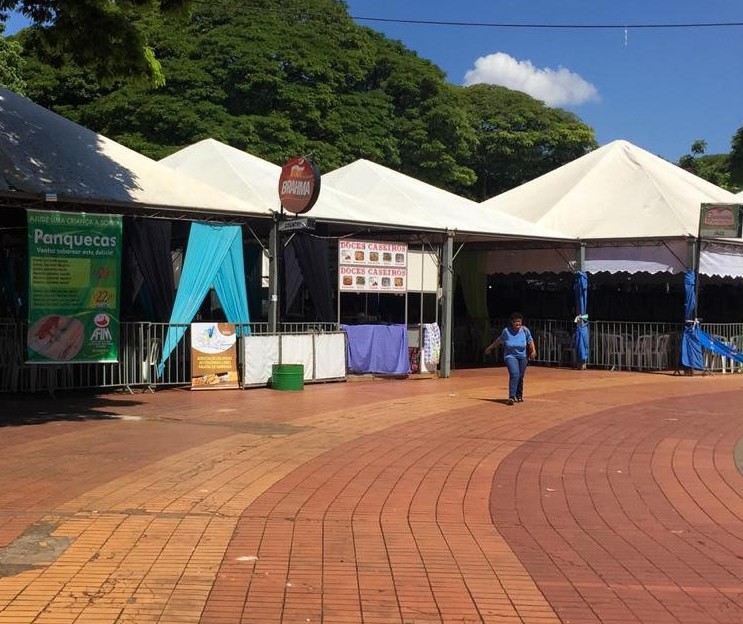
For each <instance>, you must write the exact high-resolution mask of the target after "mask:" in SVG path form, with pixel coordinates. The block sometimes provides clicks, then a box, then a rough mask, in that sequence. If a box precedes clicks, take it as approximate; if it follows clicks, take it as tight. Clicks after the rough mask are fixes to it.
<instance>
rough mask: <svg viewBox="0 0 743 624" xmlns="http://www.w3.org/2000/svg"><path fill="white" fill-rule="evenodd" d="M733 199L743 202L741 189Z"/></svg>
mask: <svg viewBox="0 0 743 624" xmlns="http://www.w3.org/2000/svg"><path fill="white" fill-rule="evenodd" d="M735 200H736V201H738V202H743V191H741V192H740V193H738V194H737V195H736V196H735Z"/></svg>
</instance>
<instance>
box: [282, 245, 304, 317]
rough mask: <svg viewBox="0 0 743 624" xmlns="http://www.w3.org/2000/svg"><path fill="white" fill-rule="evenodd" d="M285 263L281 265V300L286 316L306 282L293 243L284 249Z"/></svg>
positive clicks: (283, 257) (283, 258)
mask: <svg viewBox="0 0 743 624" xmlns="http://www.w3.org/2000/svg"><path fill="white" fill-rule="evenodd" d="M281 257H282V260H283V262H282V263H281V274H282V280H281V282H282V284H283V287H284V288H283V292H282V295H283V296H282V297H281V298H280V300H281V305H282V312H283V314H284V315H286V313H287V312H288V311H289V310H290V309H291V307H292V305H293V304H294V300H295V299H296V298H297V295H298V294H299V290H300V289H301V287H302V282H303V281H304V279H303V277H302V269H300V268H299V260H298V259H297V252H296V249H295V248H294V245H292V243H289V244H288V245H287V246H286V247H284V253H283V254H281Z"/></svg>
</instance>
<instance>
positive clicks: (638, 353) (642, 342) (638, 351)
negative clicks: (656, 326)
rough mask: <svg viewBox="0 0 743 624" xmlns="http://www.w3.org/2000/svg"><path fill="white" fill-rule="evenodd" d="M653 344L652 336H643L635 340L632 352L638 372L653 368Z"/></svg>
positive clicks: (633, 361)
mask: <svg viewBox="0 0 743 624" xmlns="http://www.w3.org/2000/svg"><path fill="white" fill-rule="evenodd" d="M653 342H654V338H653V336H652V334H643V335H642V336H638V337H637V340H635V345H634V348H633V350H632V363H633V365H634V366H635V367H636V368H637V369H638V370H643V369H646V368H652V366H653V347H654V345H653Z"/></svg>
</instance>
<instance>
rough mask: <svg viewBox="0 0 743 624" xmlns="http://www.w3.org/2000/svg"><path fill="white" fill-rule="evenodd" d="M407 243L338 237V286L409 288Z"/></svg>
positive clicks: (363, 289)
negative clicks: (340, 238)
mask: <svg viewBox="0 0 743 624" xmlns="http://www.w3.org/2000/svg"><path fill="white" fill-rule="evenodd" d="M407 273H408V246H407V245H406V244H404V243H386V242H380V241H360V240H339V241H338V288H339V290H340V291H341V292H394V293H404V292H406V290H407Z"/></svg>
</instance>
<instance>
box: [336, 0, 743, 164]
mask: <svg viewBox="0 0 743 624" xmlns="http://www.w3.org/2000/svg"><path fill="white" fill-rule="evenodd" d="M346 2H347V4H348V7H349V12H350V14H351V15H352V16H354V17H355V18H360V17H374V18H388V19H402V20H425V21H444V22H489V23H500V24H503V23H518V24H526V23H530V24H586V25H588V24H609V25H614V24H616V25H627V26H628V28H627V31H626V33H625V30H624V29H623V28H619V29H580V30H579V29H515V28H490V27H467V26H431V25H418V24H392V23H381V22H373V21H366V20H361V19H357V23H358V24H361V25H364V26H368V27H370V28H373V29H374V30H378V31H380V32H382V33H383V34H385V35H386V36H387V37H389V38H391V39H397V40H400V41H402V42H403V43H404V44H405V46H406V47H407V48H409V49H411V50H414V51H415V52H417V53H418V55H419V56H421V57H423V58H426V59H429V60H431V61H433V62H434V63H435V64H436V65H438V66H439V67H440V68H441V69H443V70H444V71H445V72H446V74H447V79H448V81H449V82H451V83H454V84H460V85H461V84H469V83H471V82H491V83H494V84H502V85H504V86H508V87H509V88H514V89H519V90H521V91H526V92H527V93H529V94H530V95H532V96H534V97H536V98H538V99H540V100H544V101H546V102H547V103H549V104H551V105H554V106H559V107H561V108H564V109H566V110H569V111H571V112H573V113H575V114H576V115H578V117H580V118H581V119H582V120H583V121H584V122H585V123H587V124H588V125H590V126H591V127H592V128H593V129H594V130H595V132H596V138H597V140H598V142H599V143H600V144H601V145H604V144H606V143H609V142H610V141H613V140H616V139H625V140H627V141H630V142H632V143H634V144H635V145H637V146H639V147H642V148H643V149H646V150H648V151H649V152H652V153H654V154H657V155H659V156H662V157H663V158H666V159H668V160H670V161H673V162H675V161H677V160H678V158H679V157H680V156H682V155H683V154H686V153H689V151H690V147H691V144H692V142H693V141H695V140H697V139H703V140H705V141H707V153H708V154H714V153H727V152H729V151H730V141H731V139H732V137H733V135H734V134H735V132H736V131H737V130H738V128H740V127H741V126H743V26H737V27H727V28H674V29H657V28H653V29H645V28H643V29H640V28H635V29H633V28H632V25H638V24H680V23H720V22H737V23H743V2H741V0H621V1H617V0H567V1H563V2H557V1H556V0H459V2H442V1H436V0H426V1H423V0H405V1H404V2H403V1H401V0H346Z"/></svg>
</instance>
